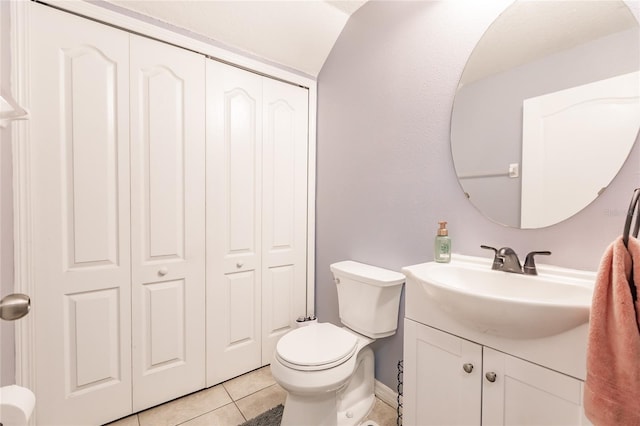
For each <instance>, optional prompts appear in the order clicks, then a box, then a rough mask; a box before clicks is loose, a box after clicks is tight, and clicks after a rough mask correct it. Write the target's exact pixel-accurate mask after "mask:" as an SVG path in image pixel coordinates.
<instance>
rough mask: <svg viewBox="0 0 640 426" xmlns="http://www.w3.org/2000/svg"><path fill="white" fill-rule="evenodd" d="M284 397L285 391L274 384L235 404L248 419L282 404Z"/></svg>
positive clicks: (285, 395)
mask: <svg viewBox="0 0 640 426" xmlns="http://www.w3.org/2000/svg"><path fill="white" fill-rule="evenodd" d="M286 397H287V392H286V391H285V390H284V389H282V388H281V387H280V386H279V385H277V384H276V385H271V386H269V387H268V388H265V389H262V390H260V391H258V392H256V393H254V394H251V395H249V396H247V397H245V398H242V399H240V400H238V401H236V405H237V406H238V408H240V411H241V412H242V414H243V415H244V417H245V418H247V420H248V419H252V418H254V417H255V416H257V415H258V414H261V413H264V412H265V411H267V410H269V409H270V408H273V407H275V406H276V405H278V404H284V400H285V399H286Z"/></svg>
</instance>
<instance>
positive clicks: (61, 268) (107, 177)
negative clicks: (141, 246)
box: [29, 3, 131, 425]
mask: <svg viewBox="0 0 640 426" xmlns="http://www.w3.org/2000/svg"><path fill="white" fill-rule="evenodd" d="M30 6H31V22H30V28H31V33H30V43H31V50H30V61H31V67H30V69H31V74H30V93H31V95H30V96H31V101H30V111H31V120H30V126H29V127H30V129H31V133H30V140H31V155H32V163H31V165H30V168H31V170H30V177H29V182H30V184H31V185H32V187H31V189H32V194H33V197H32V199H31V201H32V210H31V212H30V213H31V218H32V226H33V233H32V235H33V241H31V243H32V245H31V249H32V252H31V254H32V256H33V261H34V265H35V267H34V268H33V271H34V275H33V280H34V285H35V294H32V295H31V296H32V299H33V308H34V309H33V318H34V321H35V333H36V335H35V350H34V355H35V370H36V371H35V377H36V386H35V393H36V398H37V401H38V403H37V404H36V416H37V422H38V424H42V425H46V424H59V425H70V424H95V423H103V422H106V421H109V420H112V419H114V418H118V417H121V416H124V415H127V414H128V413H130V412H131V362H130V360H131V299H130V294H131V287H130V279H131V277H130V276H131V271H130V267H131V266H130V256H129V239H130V235H129V85H128V80H129V75H128V73H129V54H128V52H129V49H128V47H129V35H128V34H127V33H124V32H122V31H119V30H116V29H113V28H110V27H107V26H103V25H100V24H97V23H95V22H93V21H89V20H84V19H81V18H78V17H76V16H73V15H69V14H65V13H62V12H59V11H56V10H54V9H51V8H49V7H46V6H41V5H37V4H35V3H32V4H31V5H30Z"/></svg>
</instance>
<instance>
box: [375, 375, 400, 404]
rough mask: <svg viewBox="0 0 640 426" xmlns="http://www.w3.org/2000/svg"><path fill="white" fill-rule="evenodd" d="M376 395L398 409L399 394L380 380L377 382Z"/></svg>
mask: <svg viewBox="0 0 640 426" xmlns="http://www.w3.org/2000/svg"><path fill="white" fill-rule="evenodd" d="M374 393H375V394H376V396H377V397H378V398H380V400H382V401H383V402H385V403H386V404H389V405H390V406H392V407H393V408H395V409H396V410H397V409H398V393H397V392H395V391H394V390H393V389H391V388H390V387H389V386H387V385H385V384H384V383H382V382H379V381H378V380H376V381H375V387H374Z"/></svg>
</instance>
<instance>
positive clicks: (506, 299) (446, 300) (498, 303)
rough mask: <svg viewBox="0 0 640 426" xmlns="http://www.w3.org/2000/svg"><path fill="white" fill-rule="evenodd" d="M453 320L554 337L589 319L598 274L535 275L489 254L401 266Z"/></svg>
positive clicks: (548, 270)
mask: <svg viewBox="0 0 640 426" xmlns="http://www.w3.org/2000/svg"><path fill="white" fill-rule="evenodd" d="M403 272H404V273H405V275H408V276H411V277H413V278H414V279H415V280H416V281H417V282H418V283H419V284H420V287H421V288H422V289H423V290H424V291H425V292H426V293H427V294H428V296H429V297H430V298H431V299H433V300H434V301H435V302H437V304H438V306H439V307H440V308H442V310H443V311H444V312H446V313H447V314H448V315H449V316H450V317H451V318H452V319H453V320H455V321H458V322H461V323H463V324H464V325H466V326H467V327H471V328H473V329H476V330H478V331H480V332H482V333H487V334H492V335H495V336H500V337H508V338H517V339H534V338H540V337H547V336H552V335H555V334H558V333H562V332H564V331H567V330H570V329H573V328H575V327H577V326H579V325H581V324H584V323H586V322H588V321H589V309H590V307H591V298H592V294H593V285H594V279H595V274H594V273H591V272H583V271H576V270H571V269H565V268H558V267H552V266H544V265H540V266H538V275H537V276H528V275H520V274H514V273H509V272H502V271H493V270H491V261H490V260H488V259H482V258H474V257H469V256H460V255H454V257H453V259H452V261H451V263H435V262H430V263H424V264H421V265H415V266H410V267H407V268H404V269H403Z"/></svg>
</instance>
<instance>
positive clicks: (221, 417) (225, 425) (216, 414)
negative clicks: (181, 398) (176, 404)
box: [180, 403, 245, 426]
mask: <svg viewBox="0 0 640 426" xmlns="http://www.w3.org/2000/svg"><path fill="white" fill-rule="evenodd" d="M244 421H245V419H244V417H242V414H241V413H240V410H238V407H236V404H234V403H231V404H227V405H225V406H224V407H220V408H218V409H216V410H213V411H211V412H209V413H206V414H203V415H201V416H200V417H196V418H195V419H192V420H189V421H188V422H186V423H182V425H180V426H212V425H215V426H238V425H239V424H242V423H244Z"/></svg>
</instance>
